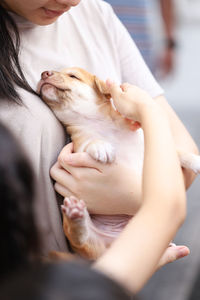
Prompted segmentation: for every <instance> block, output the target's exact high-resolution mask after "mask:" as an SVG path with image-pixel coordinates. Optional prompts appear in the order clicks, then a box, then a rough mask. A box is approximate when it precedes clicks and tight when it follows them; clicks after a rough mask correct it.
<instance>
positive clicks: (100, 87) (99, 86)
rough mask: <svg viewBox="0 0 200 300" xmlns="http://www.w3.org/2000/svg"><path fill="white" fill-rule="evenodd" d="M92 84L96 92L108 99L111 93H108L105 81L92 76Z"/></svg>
mask: <svg viewBox="0 0 200 300" xmlns="http://www.w3.org/2000/svg"><path fill="white" fill-rule="evenodd" d="M94 84H95V89H96V90H97V92H98V93H100V94H103V95H104V96H105V97H106V98H107V99H108V100H109V99H110V98H111V94H109V93H108V91H107V86H106V83H105V82H104V81H103V80H100V79H99V78H98V77H96V76H94Z"/></svg>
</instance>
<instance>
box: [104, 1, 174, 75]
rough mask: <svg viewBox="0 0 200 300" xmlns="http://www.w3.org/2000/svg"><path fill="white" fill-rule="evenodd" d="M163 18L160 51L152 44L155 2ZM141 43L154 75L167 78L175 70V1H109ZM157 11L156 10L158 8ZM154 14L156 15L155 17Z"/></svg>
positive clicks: (143, 54) (136, 40)
mask: <svg viewBox="0 0 200 300" xmlns="http://www.w3.org/2000/svg"><path fill="white" fill-rule="evenodd" d="M155 1H156V2H158V3H157V5H158V8H159V9H158V11H160V14H161V20H162V21H163V41H162V47H161V48H160V47H159V48H160V50H159V51H157V52H156V53H154V49H155V48H156V47H155V46H154V45H153V34H152V22H155V20H154V17H156V14H157V13H158V12H156V13H155V14H153V9H154V8H155V5H154V4H155V3H154V2H155ZM107 2H109V3H110V4H111V5H112V7H113V9H114V11H115V13H116V14H117V15H118V17H119V18H120V20H121V21H122V22H123V24H124V25H125V26H126V28H127V30H128V31H129V33H130V35H131V37H132V39H133V40H134V41H135V43H136V45H137V46H138V48H139V50H140V52H141V54H142V56H143V58H144V60H145V62H146V63H147V65H148V66H149V68H150V69H151V71H152V72H153V73H155V74H157V73H158V74H160V76H161V77H164V76H166V75H168V74H170V73H171V72H172V71H173V67H174V62H175V48H176V41H175V32H174V26H175V12H174V0H108V1H107ZM156 11H157V9H156ZM152 15H154V17H153V16H152Z"/></svg>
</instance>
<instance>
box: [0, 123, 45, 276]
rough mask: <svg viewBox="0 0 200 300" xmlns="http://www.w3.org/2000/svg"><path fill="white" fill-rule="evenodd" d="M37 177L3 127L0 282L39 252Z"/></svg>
mask: <svg viewBox="0 0 200 300" xmlns="http://www.w3.org/2000/svg"><path fill="white" fill-rule="evenodd" d="M33 196H34V178H33V172H32V169H31V167H30V164H29V162H28V161H27V159H26V158H25V155H24V151H22V149H21V147H20V146H19V145H18V143H17V141H16V140H15V139H14V137H13V136H12V134H11V133H10V132H9V131H8V129H6V127H4V126H3V125H2V124H0V237H1V246H0V279H1V278H2V277H3V276H5V275H6V274H7V273H9V272H10V271H14V270H15V269H17V268H18V267H24V266H25V265H27V264H29V262H30V261H32V260H33V258H34V257H36V255H37V254H38V253H39V238H38V237H39V235H38V231H37V228H36V225H35V222H34V217H33Z"/></svg>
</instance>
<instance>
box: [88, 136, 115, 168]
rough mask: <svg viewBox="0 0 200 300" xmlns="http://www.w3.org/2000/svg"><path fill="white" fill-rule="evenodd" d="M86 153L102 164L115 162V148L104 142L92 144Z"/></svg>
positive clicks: (97, 141)
mask: <svg viewBox="0 0 200 300" xmlns="http://www.w3.org/2000/svg"><path fill="white" fill-rule="evenodd" d="M85 151H86V152H87V153H89V154H90V155H91V156H92V157H93V158H94V159H96V160H98V161H100V162H102V163H112V162H113V161H114V160H115V150H114V147H113V146H112V145H111V144H110V143H107V142H105V141H103V140H95V141H92V142H90V143H89V144H88V145H87V147H86V149H85Z"/></svg>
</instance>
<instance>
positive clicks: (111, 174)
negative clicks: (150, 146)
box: [50, 143, 141, 215]
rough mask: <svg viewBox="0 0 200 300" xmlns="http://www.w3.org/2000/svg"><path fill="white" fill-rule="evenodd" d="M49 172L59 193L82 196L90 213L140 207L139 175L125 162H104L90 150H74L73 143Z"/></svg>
mask: <svg viewBox="0 0 200 300" xmlns="http://www.w3.org/2000/svg"><path fill="white" fill-rule="evenodd" d="M50 173H51V176H52V178H53V179H54V180H55V181H56V183H55V190H56V191H57V192H58V193H59V194H61V195H62V196H63V197H66V196H70V195H74V196H76V197H78V198H81V199H83V200H84V201H85V203H86V205H87V208H88V210H89V211H90V212H91V213H96V214H129V215H133V214H135V213H136V211H137V210H138V208H139V207H140V204H141V202H140V201H141V177H140V176H138V175H137V174H134V173H133V171H132V170H131V169H130V168H129V167H128V166H127V165H124V164H123V163H122V162H114V163H112V164H102V163H100V162H97V161H95V160H93V159H92V158H91V156H90V155H89V154H87V153H73V144H72V143H71V144H68V145H67V146H65V147H64V148H63V150H62V151H61V153H60V155H59V157H58V161H57V162H56V163H55V165H54V166H53V167H52V168H51V171H50Z"/></svg>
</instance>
